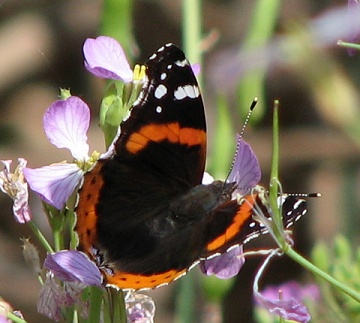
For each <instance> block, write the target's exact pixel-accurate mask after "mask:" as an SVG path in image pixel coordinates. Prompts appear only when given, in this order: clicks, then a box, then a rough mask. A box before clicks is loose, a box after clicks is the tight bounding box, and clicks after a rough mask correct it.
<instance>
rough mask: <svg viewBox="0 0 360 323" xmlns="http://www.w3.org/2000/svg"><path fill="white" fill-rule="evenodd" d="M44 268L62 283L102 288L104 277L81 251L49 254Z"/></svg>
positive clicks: (63, 251)
mask: <svg viewBox="0 0 360 323" xmlns="http://www.w3.org/2000/svg"><path fill="white" fill-rule="evenodd" d="M44 266H45V267H46V268H47V269H49V270H50V271H51V272H52V273H53V274H54V275H55V276H56V277H57V278H59V279H60V280H62V281H65V282H80V283H83V284H85V285H88V286H98V287H101V286H102V275H101V272H100V270H99V268H98V267H97V266H96V265H95V263H94V262H92V261H91V260H90V259H89V257H88V256H87V255H85V254H84V253H82V252H80V251H77V250H62V251H59V252H55V253H52V254H48V256H47V257H46V259H45V262H44Z"/></svg>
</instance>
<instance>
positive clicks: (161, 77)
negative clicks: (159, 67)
mask: <svg viewBox="0 0 360 323" xmlns="http://www.w3.org/2000/svg"><path fill="white" fill-rule="evenodd" d="M166 76H167V75H166V73H161V75H160V80H162V81H164V80H165V79H166Z"/></svg>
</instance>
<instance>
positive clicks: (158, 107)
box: [155, 105, 162, 113]
mask: <svg viewBox="0 0 360 323" xmlns="http://www.w3.org/2000/svg"><path fill="white" fill-rule="evenodd" d="M155 110H156V112H157V113H161V112H162V107H161V106H160V105H158V106H157V107H156V109H155Z"/></svg>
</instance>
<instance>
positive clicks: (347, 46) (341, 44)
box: [337, 40, 360, 50]
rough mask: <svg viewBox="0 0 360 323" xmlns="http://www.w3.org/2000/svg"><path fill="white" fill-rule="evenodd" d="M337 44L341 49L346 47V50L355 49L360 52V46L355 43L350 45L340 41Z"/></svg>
mask: <svg viewBox="0 0 360 323" xmlns="http://www.w3.org/2000/svg"><path fill="white" fill-rule="evenodd" d="M337 44H338V45H339V46H341V47H345V48H353V49H357V50H360V45H359V44H354V43H348V42H345V41H342V40H339V41H338V42H337Z"/></svg>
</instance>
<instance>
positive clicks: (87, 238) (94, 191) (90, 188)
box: [75, 161, 103, 255]
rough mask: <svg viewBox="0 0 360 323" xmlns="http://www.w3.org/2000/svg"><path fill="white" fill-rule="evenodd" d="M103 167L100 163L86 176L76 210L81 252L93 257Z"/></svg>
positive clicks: (76, 228)
mask: <svg viewBox="0 0 360 323" xmlns="http://www.w3.org/2000/svg"><path fill="white" fill-rule="evenodd" d="M101 167H102V163H101V161H98V162H97V164H96V165H95V166H94V168H93V169H92V170H91V172H89V173H87V174H85V177H84V183H83V185H82V187H81V189H80V191H79V203H78V205H77V208H76V216H77V222H76V227H75V230H76V231H77V233H78V235H79V245H80V248H81V250H83V251H84V252H86V253H88V254H89V255H92V252H91V248H92V246H93V245H95V244H96V241H97V236H96V221H97V214H96V204H97V202H98V200H99V195H100V191H101V187H102V186H103V179H102V177H101V175H100V169H101Z"/></svg>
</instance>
